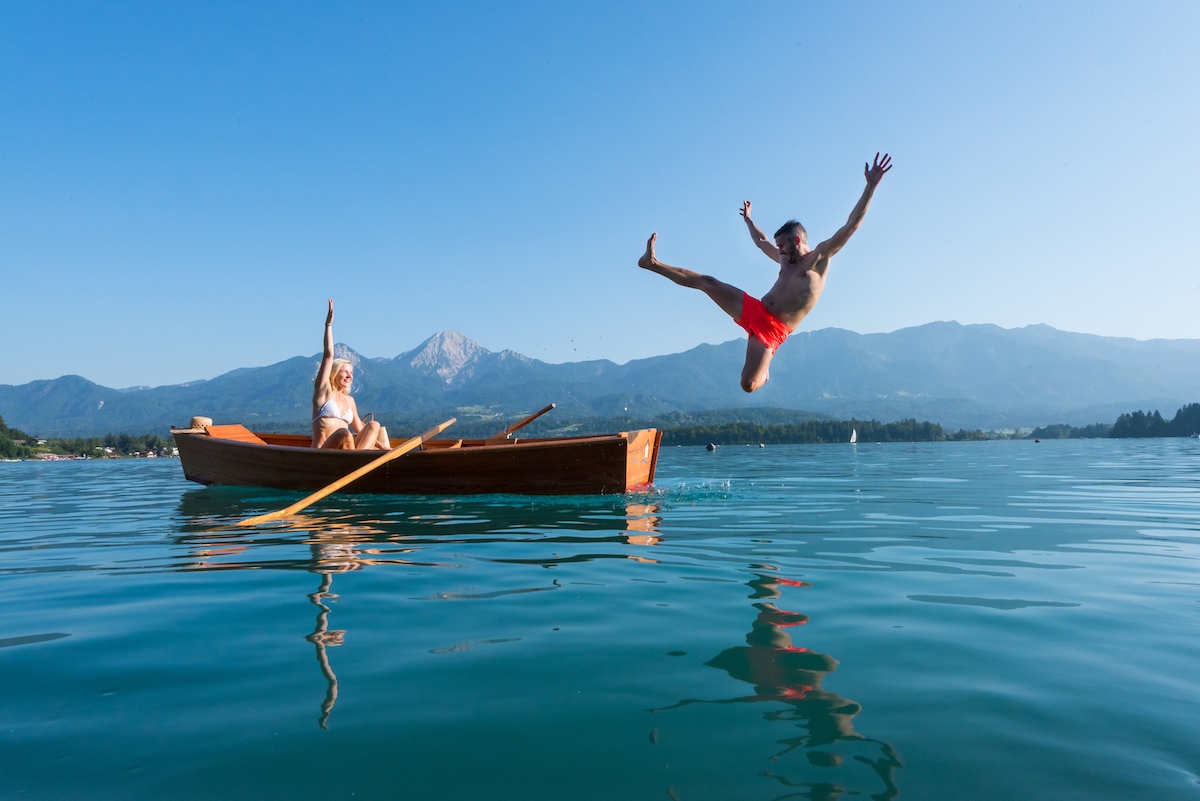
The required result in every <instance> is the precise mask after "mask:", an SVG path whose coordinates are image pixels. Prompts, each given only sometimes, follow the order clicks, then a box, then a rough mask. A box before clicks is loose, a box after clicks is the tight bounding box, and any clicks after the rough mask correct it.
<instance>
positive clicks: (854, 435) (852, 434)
mask: <svg viewBox="0 0 1200 801" xmlns="http://www.w3.org/2000/svg"><path fill="white" fill-rule="evenodd" d="M856 442H858V429H857V428H852V429H850V444H851V445H853V444H854V443H856Z"/></svg>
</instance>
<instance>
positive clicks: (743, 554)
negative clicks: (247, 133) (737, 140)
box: [0, 440, 1200, 800]
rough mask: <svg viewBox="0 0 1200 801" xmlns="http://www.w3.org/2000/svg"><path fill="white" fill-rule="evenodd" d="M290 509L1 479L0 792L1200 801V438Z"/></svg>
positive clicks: (691, 466) (730, 467)
mask: <svg viewBox="0 0 1200 801" xmlns="http://www.w3.org/2000/svg"><path fill="white" fill-rule="evenodd" d="M297 497H298V495H296V494H288V493H278V492H272V491H267V490H254V489H232V488H202V487H199V486H197V485H194V484H190V483H189V482H186V481H185V480H184V479H183V478H182V474H181V471H180V468H179V463H178V462H177V461H175V460H157V461H150V460H142V461H121V462H111V461H110V462H99V461H96V462H70V463H52V464H37V463H19V464H13V463H6V464H0V551H2V559H0V599H2V600H3V609H4V616H3V618H0V671H2V675H3V677H4V682H3V687H4V689H3V695H2V696H0V698H2V699H3V700H0V724H2V729H0V731H2V734H0V777H2V779H0V780H2V781H3V787H4V795H5V797H29V798H79V797H86V798H262V797H270V798H322V799H331V798H350V797H354V798H356V799H361V798H437V799H480V798H498V799H506V798H572V799H580V798H583V799H590V798H594V799H617V798H620V799H627V798H628V799H635V798H648V799H656V798H675V799H680V800H687V799H743V798H744V799H781V798H809V799H833V798H838V797H840V796H842V795H846V796H852V795H854V796H863V797H869V798H876V799H884V798H894V797H901V798H920V799H929V798H980V799H990V798H995V799H1012V798H1046V799H1071V798H1081V799H1082V798H1154V799H1174V798H1197V797H1200V781H1198V775H1200V746H1198V745H1197V741H1198V738H1197V728H1198V726H1197V724H1198V723H1200V659H1198V657H1200V645H1198V637H1197V633H1198V631H1197V628H1198V627H1197V624H1198V623H1200V570H1198V568H1200V561H1198V558H1200V446H1197V443H1196V442H1195V441H1194V440H1140V441H1115V440H1114V441H1109V440H1097V441H1065V442H1046V443H1041V444H1035V443H1025V442H985V443H940V444H912V445H904V444H892V445H875V444H863V443H860V444H858V445H857V446H851V445H840V446H838V445H819V446H779V447H768V448H765V449H760V448H758V447H757V446H756V447H753V448H742V447H724V448H719V449H718V450H717V451H716V452H713V453H709V452H706V451H704V450H702V449H698V448H667V449H664V451H663V453H662V457H661V459H660V462H659V475H658V481H657V490H656V491H655V492H652V493H647V494H643V495H636V496H625V497H600V498H522V497H515V496H487V497H476V498H438V497H422V498H409V497H388V498H380V497H369V496H332V497H330V498H328V499H326V500H325V501H323V502H321V503H320V504H318V505H317V506H315V507H313V508H311V509H310V510H308V511H307V512H306V513H305V514H304V515H302V516H301V517H300V518H298V519H295V520H292V521H288V522H279V523H276V524H271V525H265V526H261V527H258V528H255V529H244V528H238V527H236V526H234V525H233V523H235V522H236V521H237V520H239V519H241V518H244V517H248V516H250V515H252V514H257V513H260V512H263V511H269V510H273V509H277V508H281V507H282V506H286V505H287V504H288V503H290V502H291V501H293V500H295V499H296V498H297Z"/></svg>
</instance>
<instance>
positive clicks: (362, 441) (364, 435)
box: [354, 420, 390, 451]
mask: <svg viewBox="0 0 1200 801" xmlns="http://www.w3.org/2000/svg"><path fill="white" fill-rule="evenodd" d="M382 429H383V426H381V425H379V423H376V422H375V421H374V420H372V421H371V422H369V423H367V424H366V425H365V426H363V430H362V431H359V432H358V436H356V437H355V438H354V447H355V448H357V449H358V450H360V451H364V450H370V449H372V448H379V447H381V446H380V445H379V432H380V431H381V430H382ZM385 436H386V435H385ZM389 450H390V448H389Z"/></svg>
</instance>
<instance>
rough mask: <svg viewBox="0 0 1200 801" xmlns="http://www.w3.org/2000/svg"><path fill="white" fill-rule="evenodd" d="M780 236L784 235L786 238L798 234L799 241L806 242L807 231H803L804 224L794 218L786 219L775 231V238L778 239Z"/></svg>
mask: <svg viewBox="0 0 1200 801" xmlns="http://www.w3.org/2000/svg"><path fill="white" fill-rule="evenodd" d="M781 236H786V237H787V238H788V239H791V238H792V237H793V236H798V237H800V241H801V242H808V231H805V230H804V226H803V225H801V224H800V223H798V222H797V221H795V220H788V221H787V222H785V223H784V224H783V225H782V226H780V228H779V230H778V231H776V232H775V238H776V239H778V238H779V237H781Z"/></svg>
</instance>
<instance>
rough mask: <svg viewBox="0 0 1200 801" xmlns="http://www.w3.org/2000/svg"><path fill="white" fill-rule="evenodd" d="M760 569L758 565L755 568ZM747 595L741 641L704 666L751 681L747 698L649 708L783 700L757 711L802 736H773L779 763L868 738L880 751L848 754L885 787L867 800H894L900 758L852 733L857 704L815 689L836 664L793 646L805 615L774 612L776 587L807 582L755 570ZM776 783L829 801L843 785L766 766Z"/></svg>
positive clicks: (815, 760) (819, 760)
mask: <svg viewBox="0 0 1200 801" xmlns="http://www.w3.org/2000/svg"><path fill="white" fill-rule="evenodd" d="M759 567H761V565H760V566H759ZM747 586H749V587H750V589H751V590H753V592H752V593H751V594H750V595H749V596H748V597H749V598H751V599H752V600H755V601H757V603H754V604H751V606H752V607H753V608H754V609H755V610H756V611H757V615H756V616H755V618H754V621H753V623H751V625H750V633H749V634H747V635H746V645H744V646H737V647H734V648H726V649H725V650H724V651H722V652H721V653H719V654H717V655H716V656H715V657H713V658H712V659H710V660H709V661H708V662H705V663H704V664H705V665H707V666H709V667H715V668H718V669H720V670H724V671H725V672H726V673H728V674H729V675H730V676H731V677H732V678H735V679H737V680H738V681H744V682H746V683H747V684H752V685H754V694H753V695H744V696H740V697H736V698H727V699H722V700H716V701H704V700H697V699H684V700H682V701H680V702H679V703H677V704H673V705H672V706H668V707H661V708H659V709H652V710H650V711H651V712H661V711H665V710H669V709H678V708H680V707H683V706H688V705H690V704H737V703H762V702H764V701H774V702H777V703H782V704H786V705H787V706H789V707H791V708H790V709H772V710H771V711H768V712H764V713H763V719H764V720H767V721H796V724H797V726H798V727H800V728H802V729H805V730H806V732H807V733H806V734H802V735H800V736H798V737H791V738H787V739H783V740H778V741H777V742H778V743H779V744H780V745H784V746H786V748H784V749H783V750H782V751H780V752H779V753H777V754H775V755H774V756H772V757H771V761H773V762H774V761H778V760H779V758H780V757H781V756H783V755H784V754H787V753H789V752H791V751H794V750H795V749H797V748H806V749H815V748H818V747H821V746H829V745H833V744H835V743H839V742H851V741H853V742H859V743H874V744H877V745H878V746H879V747H880V751H881V752H882V756H881V757H880V758H878V759H870V758H868V757H864V756H855V757H854V758H855V759H856V760H857V761H859V762H861V763H863V764H865V765H867V766H869V767H870V768H871V769H872V770H873V771H874V772H875V773H876V774H877V775H878V776H879V778H880V779H882V780H883V783H884V790H883V791H882V792H880V793H876V794H873V795H871V798H873V799H890V798H895V797H896V796H897V795H898V794H899V791H898V790H897V789H896V785H895V783H894V782H893V780H892V771H893V770H894V769H896V768H901V767H903V765H901V764H900V759H899V756H898V755H897V754H896V752H895V751H894V750H893V749H892V746H891V745H890V744H888V743H885V742H881V741H879V740H872V739H870V738H868V737H864V736H863V735H861V734H859V733H857V732H856V731H854V723H853V721H854V717H855V716H856V715H858V713H859V712H861V711H862V707H861V706H860V705H859V704H857V703H855V702H854V701H851V700H849V699H847V698H842V697H841V696H840V695H838V694H837V693H832V692H829V691H827V690H824V689H822V688H821V681H822V680H823V679H824V678H825V677H826V676H827V675H829V674H830V673H832V672H833V671H834V670H836V669H837V666H838V661H837V660H836V659H834V658H833V657H831V656H828V655H826V654H821V653H817V652H816V651H810V650H809V649H807V648H798V647H796V646H795V645H793V644H792V638H791V636H790V635H789V634H788V633H787V632H786V631H784V629H787V628H791V627H793V626H800V625H803V624H804V623H807V622H808V615H804V614H800V613H798V612H788V611H785V610H783V609H780V608H779V607H778V606H776V605H775V604H774V603H772V602H773V601H775V600H777V599H778V598H780V596H781V595H782V593H781V591H780V587H809V586H812V585H810V584H809V583H808V582H804V581H794V580H792V579H786V578H782V577H779V576H772V575H766V574H759V575H757V576H756V577H755V578H754V579H752V580H751V581H749V582H747ZM807 756H808V761H809V762H810V763H811V764H812V765H814V766H816V767H836V766H838V765H841V764H842V762H843V757H842V755H841V754H836V753H830V752H827V751H815V750H809V751H808V752H807ZM767 775H769V776H772V777H773V778H775V779H776V780H777V781H778V782H780V783H781V784H783V785H786V786H788V787H803V788H808V790H809V792H808V793H806V794H805V795H804V796H801V797H805V798H812V799H834V798H837V797H839V796H840V795H841V794H842V793H843V792H844V790H843V789H842V788H841V787H839V786H837V785H833V784H826V783H798V782H792V781H789V780H788V779H786V778H784V777H783V776H781V775H778V774H776V773H774V772H773V771H768V772H767Z"/></svg>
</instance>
